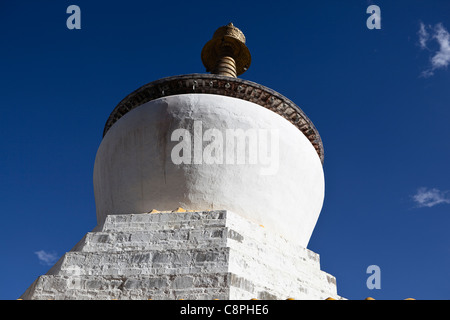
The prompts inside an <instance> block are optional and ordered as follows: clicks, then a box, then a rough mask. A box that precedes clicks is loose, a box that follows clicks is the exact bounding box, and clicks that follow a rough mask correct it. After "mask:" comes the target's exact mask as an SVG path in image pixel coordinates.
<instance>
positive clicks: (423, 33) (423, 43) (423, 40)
mask: <svg viewBox="0 0 450 320" xmlns="http://www.w3.org/2000/svg"><path fill="white" fill-rule="evenodd" d="M418 35H419V43H420V48H422V49H425V48H427V41H428V40H429V39H430V35H429V33H428V32H427V29H426V28H425V25H424V24H423V23H422V22H421V23H420V29H419V32H418Z"/></svg>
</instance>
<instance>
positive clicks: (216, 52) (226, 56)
mask: <svg viewBox="0 0 450 320" xmlns="http://www.w3.org/2000/svg"><path fill="white" fill-rule="evenodd" d="M202 62H203V65H204V66H205V67H206V71H207V72H211V73H213V74H219V75H224V76H228V77H233V78H236V77H237V76H239V75H241V74H243V73H244V72H245V71H247V69H248V68H249V67H250V63H251V55H250V51H249V50H248V48H247V46H246V45H245V36H244V34H243V33H242V31H241V30H239V29H238V28H236V27H235V26H234V25H233V23H232V22H230V23H229V24H227V25H226V26H222V27H220V28H219V29H217V30H216V32H214V35H213V37H212V39H211V40H209V41H208V42H207V43H206V44H205V46H204V47H203V50H202Z"/></svg>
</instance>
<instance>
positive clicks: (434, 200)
mask: <svg viewBox="0 0 450 320" xmlns="http://www.w3.org/2000/svg"><path fill="white" fill-rule="evenodd" d="M412 198H413V200H414V202H415V203H416V204H417V206H418V207H429V208H431V207H433V206H435V205H438V204H440V203H449V204H450V191H441V190H439V189H436V188H432V189H427V188H419V189H418V190H417V193H416V194H415V195H413V196H412Z"/></svg>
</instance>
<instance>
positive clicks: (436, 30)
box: [418, 23, 450, 77]
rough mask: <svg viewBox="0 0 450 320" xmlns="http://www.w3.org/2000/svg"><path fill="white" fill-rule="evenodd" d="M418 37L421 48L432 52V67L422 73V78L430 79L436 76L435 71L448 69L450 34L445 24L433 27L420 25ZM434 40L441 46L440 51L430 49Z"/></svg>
mask: <svg viewBox="0 0 450 320" xmlns="http://www.w3.org/2000/svg"><path fill="white" fill-rule="evenodd" d="M418 35H419V44H420V48H421V49H428V50H429V51H430V52H432V56H431V58H430V62H431V66H430V67H429V68H428V69H426V70H425V71H423V72H422V76H424V77H430V76H432V75H433V74H434V72H435V70H437V69H442V68H447V66H448V65H449V64H450V34H449V32H448V31H447V29H445V28H444V26H443V24H442V23H438V24H436V25H435V26H434V27H432V26H425V25H424V24H423V23H420V28H419V32H418ZM432 40H435V41H436V42H437V44H438V45H439V49H438V50H434V51H433V50H431V49H429V47H428V43H429V42H431V41H432Z"/></svg>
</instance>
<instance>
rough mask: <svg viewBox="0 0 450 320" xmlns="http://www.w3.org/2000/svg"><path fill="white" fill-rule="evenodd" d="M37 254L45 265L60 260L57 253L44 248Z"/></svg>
mask: <svg viewBox="0 0 450 320" xmlns="http://www.w3.org/2000/svg"><path fill="white" fill-rule="evenodd" d="M35 254H36V255H37V256H38V259H39V261H40V262H41V263H42V264H45V265H53V264H54V263H55V262H56V261H57V260H58V256H57V255H56V253H49V252H46V251H44V250H39V251H36V252H35Z"/></svg>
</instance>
